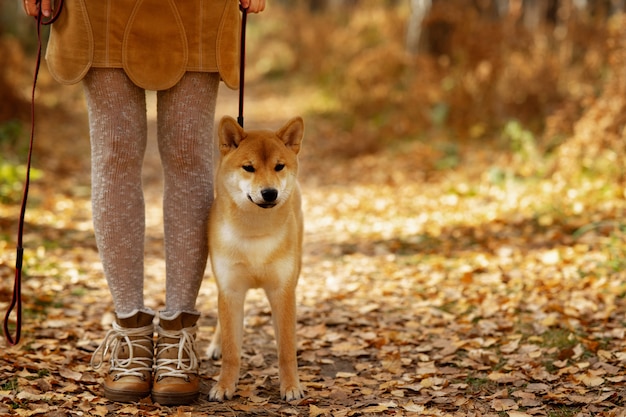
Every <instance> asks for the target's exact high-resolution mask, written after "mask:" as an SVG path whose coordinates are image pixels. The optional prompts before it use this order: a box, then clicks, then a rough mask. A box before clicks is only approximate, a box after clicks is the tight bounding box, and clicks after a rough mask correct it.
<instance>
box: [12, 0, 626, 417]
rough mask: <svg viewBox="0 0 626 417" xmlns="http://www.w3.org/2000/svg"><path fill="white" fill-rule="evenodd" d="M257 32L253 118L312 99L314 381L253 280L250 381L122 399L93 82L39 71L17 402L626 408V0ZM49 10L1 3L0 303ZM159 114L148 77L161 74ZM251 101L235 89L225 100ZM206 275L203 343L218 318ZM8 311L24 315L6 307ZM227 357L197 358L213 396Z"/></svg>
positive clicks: (522, 410) (497, 6)
mask: <svg viewBox="0 0 626 417" xmlns="http://www.w3.org/2000/svg"><path fill="white" fill-rule="evenodd" d="M268 3H269V4H268V10H267V11H266V12H264V13H263V14H262V15H259V16H252V17H251V18H250V22H249V28H248V56H247V61H248V65H247V73H246V74H247V75H246V77H247V78H246V79H247V85H246V120H247V122H246V123H247V124H249V125H250V126H263V127H278V126H280V124H281V123H282V122H284V121H285V120H286V119H288V118H289V117H291V116H293V115H295V114H301V115H302V116H303V117H304V119H305V123H306V139H305V146H304V150H303V153H302V159H301V175H300V179H301V182H302V185H303V189H304V200H305V215H306V224H307V226H306V238H305V240H306V243H305V255H304V268H303V271H302V276H301V285H300V290H299V304H300V310H299V321H298V335H299V357H300V359H299V360H300V374H301V377H302V379H303V385H304V386H305V389H306V391H307V397H306V398H305V399H304V400H303V401H299V402H295V403H283V402H281V401H280V400H279V398H278V392H277V381H276V377H277V370H276V355H275V348H274V345H273V333H272V328H271V321H270V312H269V308H268V306H267V303H266V302H265V301H264V300H263V297H262V296H261V295H260V294H256V293H253V294H251V297H250V300H249V308H248V310H249V311H248V319H247V330H246V336H245V341H244V344H245V352H244V369H243V370H242V380H241V382H240V386H239V394H238V396H237V397H236V398H235V399H234V400H232V401H229V402H226V403H224V404H215V403H210V402H208V401H205V400H204V399H201V400H200V401H199V402H198V403H196V404H194V405H192V406H188V407H178V408H168V407H162V406H160V405H159V404H153V403H152V402H151V401H150V400H149V399H146V400H145V401H142V402H141V403H139V404H133V405H122V404H115V403H109V402H107V401H106V400H105V399H104V398H103V397H102V392H101V389H100V386H99V383H100V382H101V381H102V376H103V374H102V372H100V371H98V372H96V371H93V370H92V369H91V368H90V367H89V359H90V356H91V353H92V352H93V350H94V349H95V347H96V346H97V345H98V343H99V341H100V340H102V338H103V337H104V334H105V333H106V330H107V329H108V328H109V325H110V321H111V319H112V311H111V308H112V307H111V302H110V296H109V295H108V292H107V289H106V284H105V281H104V278H103V277H102V271H101V267H100V265H99V261H98V256H97V249H96V247H95V243H94V238H93V230H92V228H91V215H90V207H89V141H88V127H87V120H86V112H85V106H84V99H83V97H82V90H81V87H80V85H78V86H60V85H58V84H56V83H55V82H54V81H53V80H52V79H51V78H50V76H49V74H47V71H46V68H45V66H44V67H43V68H42V71H41V74H40V78H39V81H38V90H37V105H36V114H37V129H36V143H35V150H34V152H35V153H34V168H35V169H34V171H33V180H34V182H33V184H32V192H31V199H30V203H29V208H28V211H27V225H26V236H25V247H26V258H25V278H24V288H23V292H24V294H23V296H24V311H25V323H24V329H23V332H24V336H23V338H24V340H23V341H22V343H21V344H20V345H18V346H16V347H11V346H8V345H6V342H5V344H4V345H2V348H1V349H0V414H3V415H5V414H6V415H28V416H30V415H47V416H77V415H100V416H106V415H155V416H156V415H163V416H165V415H190V416H204V415H268V416H273V415H309V416H320V415H326V416H341V415H345V416H347V415H394V416H403V415H407V416H408V415H433V416H435V415H436V416H440V415H441V416H443V415H454V416H473V415H475V416H482V415H491V416H510V417H526V416H555V417H558V416H592V415H603V416H604V415H606V416H624V415H626V370H625V365H626V341H625V339H624V336H625V327H624V324H625V314H626V301H625V300H624V297H625V296H626V280H625V278H626V276H625V275H626V274H625V272H624V267H625V265H626V238H625V236H626V235H625V233H626V222H625V221H624V218H625V216H624V214H625V211H624V210H625V207H626V204H625V203H626V201H625V200H626V193H625V189H624V185H625V182H626V178H625V171H624V168H625V158H626V145H625V144H626V141H625V139H626V137H625V136H626V130H625V128H626V15H625V14H624V4H623V2H620V1H613V0H603V1H592V0H587V1H584V0H582V1H578V0H548V1H540V0H525V1H522V0H433V1H430V0H412V1H401V0H386V1H383V0H381V1H373V0H371V1H369V0H326V1H315V0H310V1H305V0H292V1H289V0H282V1H279V0H273V1H269V2H268ZM35 30H36V28H35V25H34V22H33V20H32V19H30V18H26V17H25V16H23V13H22V11H21V10H20V7H19V4H18V2H16V1H3V2H2V4H1V5H0V280H1V281H0V306H2V307H3V310H4V309H5V308H6V307H7V306H8V303H9V300H10V297H11V294H12V285H13V276H14V272H15V269H14V268H15V266H14V265H15V235H16V230H17V218H18V211H19V202H20V198H21V190H22V184H23V179H24V164H25V155H26V151H27V146H28V136H29V129H30V127H29V123H30V104H29V97H30V88H31V84H32V76H33V67H34V60H35V51H36V36H35ZM147 98H148V101H149V104H150V106H149V114H148V117H149V121H150V129H151V135H154V95H153V94H151V93H149V94H148V96H147ZM235 112H236V93H233V92H230V91H228V90H227V89H226V88H224V87H223V88H222V90H221V92H220V102H219V103H218V112H217V113H218V114H217V117H221V116H222V115H224V114H230V115H234V113H235ZM144 181H145V186H146V199H147V202H148V206H147V211H148V236H147V241H146V266H147V268H146V293H147V295H146V298H147V303H148V304H149V306H150V307H152V308H154V309H159V307H160V306H162V305H163V298H164V297H163V293H162V286H163V278H162V275H163V263H162V238H161V234H160V230H161V228H162V224H161V221H160V209H161V205H160V204H161V203H160V190H161V186H162V185H161V184H162V182H161V181H162V178H161V172H160V167H159V160H158V153H157V151H156V148H155V147H154V146H153V145H151V148H149V151H148V154H147V155H146V164H145V173H144ZM214 287H215V285H214V282H213V279H212V277H211V276H210V273H209V272H207V278H206V282H205V285H204V286H203V289H202V291H201V294H200V298H199V308H201V309H202V311H203V318H202V320H201V332H200V337H199V343H200V346H201V347H205V346H206V344H207V343H208V340H210V336H211V334H212V332H213V331H214V326H215V288H214ZM12 328H13V327H12ZM218 372H219V362H213V361H209V360H208V359H207V358H203V364H202V375H203V380H204V381H205V385H204V387H203V390H204V392H206V391H207V390H208V389H209V387H210V386H211V384H212V383H213V379H214V378H215V376H216V375H217V374H218Z"/></svg>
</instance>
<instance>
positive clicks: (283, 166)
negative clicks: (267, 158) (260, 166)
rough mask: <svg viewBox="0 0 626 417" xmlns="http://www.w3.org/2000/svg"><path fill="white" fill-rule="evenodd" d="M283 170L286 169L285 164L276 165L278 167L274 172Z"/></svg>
mask: <svg viewBox="0 0 626 417" xmlns="http://www.w3.org/2000/svg"><path fill="white" fill-rule="evenodd" d="M283 168H285V164H276V166H275V167H274V171H276V172H278V171H282V170H283Z"/></svg>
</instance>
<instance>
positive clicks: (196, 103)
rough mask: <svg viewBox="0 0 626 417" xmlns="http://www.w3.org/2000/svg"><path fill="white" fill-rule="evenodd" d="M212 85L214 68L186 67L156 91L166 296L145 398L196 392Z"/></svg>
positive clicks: (176, 400)
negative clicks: (177, 79) (208, 70)
mask: <svg viewBox="0 0 626 417" xmlns="http://www.w3.org/2000/svg"><path fill="white" fill-rule="evenodd" d="M218 86H219V75H218V74H216V73H215V74H212V73H195V72H189V73H187V74H185V75H184V76H183V78H182V79H181V81H180V82H179V83H178V84H177V85H176V86H174V87H172V88H171V89H169V90H166V91H159V92H158V94H157V137H158V142H159V152H160V154H161V161H162V164H163V173H164V196H163V222H164V232H165V261H166V302H165V309H164V310H163V311H162V312H161V313H160V325H159V326H158V328H157V333H158V336H159V338H158V341H157V347H156V355H155V358H156V359H155V360H156V367H155V375H154V384H153V388H152V398H153V400H154V401H156V402H159V403H161V404H181V403H187V402H190V401H192V400H193V399H195V398H196V397H197V396H198V392H199V378H198V365H199V363H198V357H197V350H196V346H195V334H196V322H197V320H198V318H199V317H200V314H199V313H198V312H197V311H196V298H197V296H198V291H199V290H200V284H201V283H202V278H203V277H204V270H205V268H206V263H207V257H208V238H207V228H208V218H209V210H210V208H211V204H212V202H213V147H214V143H213V124H214V119H215V102H216V99H217V91H218ZM180 352H182V355H181V354H180Z"/></svg>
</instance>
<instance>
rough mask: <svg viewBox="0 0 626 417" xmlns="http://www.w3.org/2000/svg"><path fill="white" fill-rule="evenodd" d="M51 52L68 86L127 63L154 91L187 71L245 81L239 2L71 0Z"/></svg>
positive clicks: (233, 84)
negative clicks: (94, 69) (241, 63)
mask: <svg viewBox="0 0 626 417" xmlns="http://www.w3.org/2000/svg"><path fill="white" fill-rule="evenodd" d="M64 1H65V5H64V7H63V10H62V13H61V16H60V17H59V20H57V21H56V22H55V23H54V24H53V25H52V29H51V32H50V40H49V41H48V48H47V51H46V60H47V62H48V67H49V69H50V72H51V74H52V76H53V77H54V78H55V79H56V80H57V81H59V82H61V83H63V84H74V83H77V82H79V81H80V80H82V79H83V77H84V76H85V74H86V73H87V71H88V70H89V68H91V67H99V68H123V69H124V70H125V71H126V73H127V74H128V76H129V77H130V79H131V80H132V81H133V82H134V83H135V84H137V85H138V86H140V87H142V88H145V89H147V90H165V89H168V88H170V87H172V86H174V85H175V84H176V83H177V82H178V81H179V80H180V78H181V77H182V76H183V74H184V73H185V72H186V71H200V72H219V74H220V76H221V78H222V80H223V81H224V83H225V84H226V85H227V86H228V87H230V88H233V89H236V88H237V87H238V83H239V40H240V14H239V1H238V0H64Z"/></svg>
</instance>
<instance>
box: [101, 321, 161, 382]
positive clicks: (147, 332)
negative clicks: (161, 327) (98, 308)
mask: <svg viewBox="0 0 626 417" xmlns="http://www.w3.org/2000/svg"><path fill="white" fill-rule="evenodd" d="M112 327H113V328H112V329H111V330H109V331H108V332H107V334H106V335H105V337H104V340H103V341H102V343H100V346H98V348H97V349H96V350H95V351H94V353H93V356H92V357H91V366H92V367H93V368H94V369H99V368H101V367H102V365H103V364H104V358H105V357H106V355H107V353H109V352H110V362H111V367H110V370H109V372H110V373H114V372H115V373H116V374H115V379H119V378H121V377H124V376H137V377H140V378H142V379H143V378H145V372H146V371H147V372H152V358H153V354H154V353H153V352H152V350H151V348H150V347H149V346H152V343H148V344H147V345H148V346H146V344H142V343H140V342H145V340H146V339H149V340H150V342H152V334H153V332H154V326H153V325H152V324H150V325H148V326H144V327H138V328H125V327H121V326H120V325H119V324H117V323H113V326H112ZM131 337H134V338H135V339H131ZM124 346H126V347H127V350H128V358H120V357H119V353H120V350H121V349H122V347H124ZM135 349H137V350H138V351H144V354H143V355H137V356H136V355H135ZM137 353H139V352H137Z"/></svg>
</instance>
